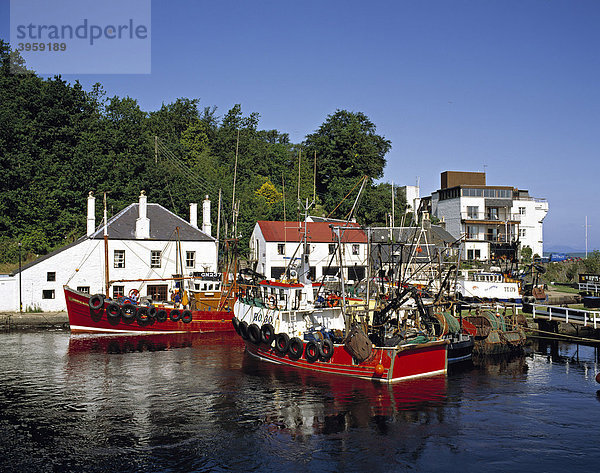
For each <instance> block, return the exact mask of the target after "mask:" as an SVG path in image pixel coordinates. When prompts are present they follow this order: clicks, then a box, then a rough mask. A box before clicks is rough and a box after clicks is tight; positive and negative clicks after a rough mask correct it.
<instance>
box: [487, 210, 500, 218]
mask: <svg viewBox="0 0 600 473" xmlns="http://www.w3.org/2000/svg"><path fill="white" fill-rule="evenodd" d="M488 220H498V207H490V208H488Z"/></svg>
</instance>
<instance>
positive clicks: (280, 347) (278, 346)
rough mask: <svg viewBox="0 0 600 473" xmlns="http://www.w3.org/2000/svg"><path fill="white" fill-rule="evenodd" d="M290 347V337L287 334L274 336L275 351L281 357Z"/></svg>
mask: <svg viewBox="0 0 600 473" xmlns="http://www.w3.org/2000/svg"><path fill="white" fill-rule="evenodd" d="M289 347H290V337H289V335H288V334H287V333H278V334H277V335H275V350H277V353H279V354H280V355H281V356H283V355H285V354H286V353H287V351H288V348H289Z"/></svg>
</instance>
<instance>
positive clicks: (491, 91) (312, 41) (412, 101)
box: [0, 0, 600, 249]
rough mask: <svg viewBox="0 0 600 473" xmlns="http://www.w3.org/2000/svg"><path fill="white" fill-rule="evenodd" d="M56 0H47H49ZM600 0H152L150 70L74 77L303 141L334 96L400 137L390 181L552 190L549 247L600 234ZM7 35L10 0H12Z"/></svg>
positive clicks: (2, 28) (4, 5)
mask: <svg viewBox="0 0 600 473" xmlns="http://www.w3.org/2000/svg"><path fill="white" fill-rule="evenodd" d="M51 3H52V2H46V5H48V7H50V6H51ZM599 24H600V2H598V1H596V0H592V1H585V0H565V1H562V0H543V1H542V0H519V1H512V0H498V1H493V0H481V1H480V0H470V1H458V0H445V1H434V0H430V1H427V0H424V1H416V0H415V1H406V0H398V1H373V2H366V1H364V0H363V1H353V0H345V1H326V0H322V1H302V2H292V1H286V0H279V1H257V0H248V1H237V2H233V1H211V2H205V1H194V2H191V1H182V0H171V1H168V2H167V1H159V0H156V1H153V2H152V31H151V35H152V65H151V66H152V73H151V74H149V75H135V74H131V75H118V74H117V75H64V76H63V77H64V78H65V79H66V80H68V81H74V80H76V79H78V80H79V81H80V82H81V83H82V84H83V85H84V87H86V88H89V87H90V86H91V84H93V83H94V82H101V83H102V84H103V85H104V87H105V89H106V90H107V92H108V95H109V96H112V95H119V96H126V95H129V96H131V97H134V98H136V99H137V100H138V101H139V103H140V105H141V107H142V108H143V109H144V110H147V111H150V110H156V109H157V108H159V107H160V106H161V104H162V103H169V102H171V101H173V100H175V99H176V98H177V97H189V98H199V99H200V101H201V105H202V106H213V105H216V106H217V107H218V112H219V113H220V114H223V113H225V112H226V111H227V110H228V109H229V108H231V107H232V106H233V105H234V104H236V103H241V104H242V109H243V110H244V112H245V113H250V112H258V113H260V115H261V123H260V126H261V128H266V129H271V128H276V129H278V130H280V131H283V132H287V133H289V134H290V137H291V139H292V141H294V142H299V141H301V140H302V139H303V138H304V136H305V135H306V134H308V133H311V132H313V131H314V130H315V129H316V128H318V126H319V125H320V124H321V123H322V122H323V121H324V120H325V119H326V117H327V115H328V114H330V113H333V112H334V111H335V110H336V109H347V110H351V111H361V112H364V113H365V114H366V115H367V116H368V117H369V118H370V119H371V120H372V121H373V122H374V123H375V124H376V126H377V131H378V133H380V134H382V135H384V136H385V137H386V138H387V139H389V140H391V141H392V150H391V152H390V153H389V154H388V156H387V167H386V169H385V180H387V181H393V182H394V183H395V184H398V185H404V184H414V183H415V181H416V179H417V177H418V178H419V179H420V184H421V192H422V194H423V195H427V194H429V193H431V192H432V191H433V190H436V189H437V188H439V185H440V173H441V172H442V171H445V170H457V171H484V170H485V171H486V173H487V182H488V184H490V185H511V186H515V187H518V188H521V189H528V190H529V191H530V193H531V194H532V195H533V196H534V197H540V198H547V199H548V201H549V207H550V212H549V214H548V216H547V217H546V220H545V222H544V240H545V247H546V248H550V247H555V246H566V245H568V246H571V247H574V248H578V249H583V248H584V247H585V229H584V223H585V217H586V215H587V217H588V223H589V225H590V226H589V229H588V239H589V243H588V247H589V248H590V249H591V248H600V216H599V212H598V211H597V208H598V204H599V199H598V194H599V193H598V187H599V182H600V181H599V176H600V160H599V159H598V151H599V149H600V146H599V144H600V143H599V142H600V129H599V128H600V28H598V25H599ZM0 37H1V38H3V39H6V40H8V38H9V1H8V0H0Z"/></svg>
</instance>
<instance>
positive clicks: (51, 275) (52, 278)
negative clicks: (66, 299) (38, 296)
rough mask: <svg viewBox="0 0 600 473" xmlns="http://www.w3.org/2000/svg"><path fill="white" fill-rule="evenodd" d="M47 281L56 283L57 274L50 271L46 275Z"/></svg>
mask: <svg viewBox="0 0 600 473" xmlns="http://www.w3.org/2000/svg"><path fill="white" fill-rule="evenodd" d="M46 281H56V273H55V272H54V271H48V272H47V273H46ZM53 299H54V298H53Z"/></svg>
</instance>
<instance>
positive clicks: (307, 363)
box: [246, 340, 447, 383]
mask: <svg viewBox="0 0 600 473" xmlns="http://www.w3.org/2000/svg"><path fill="white" fill-rule="evenodd" d="M318 350H319V348H318V345H315V344H311V343H310V342H307V343H304V342H303V343H302V346H301V347H300V345H299V348H298V350H297V351H296V352H294V351H293V350H289V348H288V352H287V353H282V352H281V351H279V350H278V348H277V347H273V346H271V345H270V344H265V343H256V342H250V341H248V340H247V341H246V351H247V352H248V353H249V354H250V355H252V356H254V357H256V358H258V359H261V360H264V361H270V362H273V363H278V364H282V365H288V366H293V367H296V368H303V369H308V370H311V371H314V372H319V373H327V374H339V375H345V376H352V377H354V378H361V379H369V380H373V381H381V382H384V383H393V382H396V381H402V380H407V379H411V378H418V377H423V376H433V375H436V374H444V373H446V371H447V359H446V342H445V341H443V340H434V341H430V342H427V343H419V344H414V345H411V344H407V345H404V346H398V347H372V348H371V353H370V354H369V357H368V358H367V359H366V360H365V361H363V362H361V363H357V362H356V359H355V358H354V356H353V355H352V354H351V352H350V351H349V350H348V349H347V346H346V345H344V344H339V345H334V347H333V351H332V352H331V354H330V355H329V354H328V355H325V356H318ZM311 353H312V355H311ZM298 355H300V357H298ZM314 356H317V359H314V358H313V357H314Z"/></svg>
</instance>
